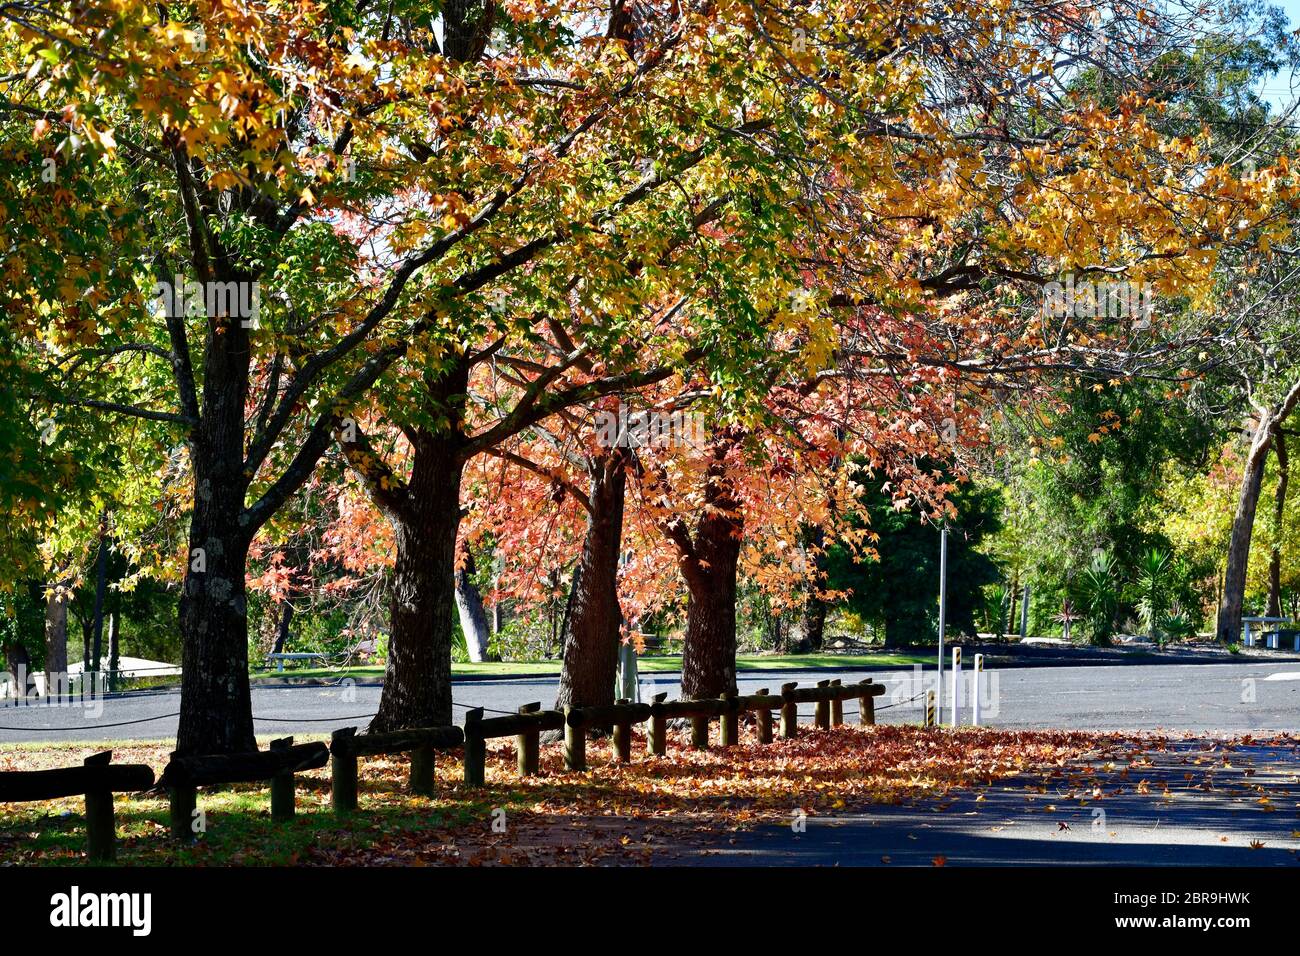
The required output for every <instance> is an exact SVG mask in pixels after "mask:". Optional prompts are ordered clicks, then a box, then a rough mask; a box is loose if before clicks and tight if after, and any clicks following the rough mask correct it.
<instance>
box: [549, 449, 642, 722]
mask: <svg viewBox="0 0 1300 956" xmlns="http://www.w3.org/2000/svg"><path fill="white" fill-rule="evenodd" d="M628 460H629V453H628V450H627V449H626V448H613V449H610V450H609V451H607V452H606V453H605V454H602V455H600V456H597V457H595V458H593V459H592V460H591V461H590V463H589V465H588V471H589V474H590V482H589V491H588V495H587V498H588V502H589V504H590V507H589V509H588V511H587V529H586V535H585V536H584V538H583V542H582V555H581V557H579V559H578V565H577V568H576V569H575V570H574V573H573V584H572V587H571V588H570V590H569V602H568V608H567V610H566V612H565V616H564V630H563V634H562V635H561V639H562V641H563V646H564V665H563V667H562V668H561V670H560V690H559V695H558V697H557V699H556V706H557V707H559V708H563V707H565V706H566V705H569V706H575V707H595V706H603V705H606V704H612V703H614V682H615V680H616V678H617V675H618V645H619V640H620V631H621V629H622V626H623V613H622V609H621V608H620V607H619V603H618V560H619V549H620V547H621V544H622V540H623V506H624V498H625V493H626V489H627V465H628Z"/></svg>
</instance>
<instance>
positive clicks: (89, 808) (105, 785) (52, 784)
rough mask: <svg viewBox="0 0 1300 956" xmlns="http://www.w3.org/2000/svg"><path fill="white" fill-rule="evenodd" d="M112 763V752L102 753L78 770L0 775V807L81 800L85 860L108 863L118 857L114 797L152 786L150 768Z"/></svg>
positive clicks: (71, 768)
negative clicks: (71, 799)
mask: <svg viewBox="0 0 1300 956" xmlns="http://www.w3.org/2000/svg"><path fill="white" fill-rule="evenodd" d="M112 760H113V751H111V750H105V751H104V752H103V753H97V754H93V755H91V756H89V757H87V758H86V759H85V762H84V763H82V765H81V766H80V767H59V768H58V769H55V770H14V771H6V772H5V773H0V803H26V802H29V801H32V800H57V799H59V798H60V797H75V796H84V797H85V800H86V856H87V857H88V858H89V859H90V860H91V862H94V863H111V862H112V861H113V860H114V859H115V858H116V856H117V822H116V820H115V818H114V814H113V794H115V793H129V792H132V791H136V790H148V789H149V788H150V787H152V786H153V768H151V767H148V766H146V765H145V764H139V763H121V764H114V763H113V762H112Z"/></svg>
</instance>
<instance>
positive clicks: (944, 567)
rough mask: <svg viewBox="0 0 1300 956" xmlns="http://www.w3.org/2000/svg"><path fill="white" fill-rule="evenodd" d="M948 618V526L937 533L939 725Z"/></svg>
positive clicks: (936, 686) (936, 687)
mask: <svg viewBox="0 0 1300 956" xmlns="http://www.w3.org/2000/svg"><path fill="white" fill-rule="evenodd" d="M947 616H948V526H947V525H944V527H943V530H942V531H940V532H939V677H938V679H937V680H936V681H935V684H934V686H935V690H937V691H938V693H937V694H936V695H935V696H936V697H938V698H939V723H941V724H942V723H943V632H944V630H945V628H944V622H945V621H946V619H947Z"/></svg>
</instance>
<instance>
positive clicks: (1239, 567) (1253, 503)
mask: <svg viewBox="0 0 1300 956" xmlns="http://www.w3.org/2000/svg"><path fill="white" fill-rule="evenodd" d="M1297 401H1300V379H1298V380H1297V381H1296V382H1295V384H1293V385H1292V386H1291V388H1290V390H1289V391H1288V392H1287V394H1286V396H1285V397H1284V398H1283V399H1282V401H1281V402H1280V403H1279V404H1278V405H1276V406H1274V407H1272V408H1262V407H1260V408H1257V409H1256V411H1257V412H1258V414H1259V422H1258V424H1257V425H1256V427H1255V434H1254V436H1253V437H1252V439H1251V443H1250V450H1249V451H1248V452H1247V453H1246V463H1245V467H1244V468H1243V469H1242V478H1241V492H1240V494H1239V495H1238V497H1237V511H1236V513H1235V514H1234V515H1233V518H1232V534H1231V537H1230V538H1229V539H1228V563H1227V566H1226V567H1225V568H1224V572H1223V597H1222V598H1221V599H1220V601H1219V619H1218V627H1217V631H1218V638H1219V641H1220V642H1221V643H1224V644H1235V643H1237V641H1239V640H1240V639H1241V610H1242V605H1243V603H1244V602H1245V597H1246V569H1247V567H1248V565H1249V563H1250V538H1251V535H1252V533H1253V532H1254V527H1255V511H1256V508H1257V507H1258V505H1259V491H1260V487H1261V486H1262V484H1263V480H1264V464H1265V462H1266V461H1267V460H1268V449H1269V446H1270V445H1271V444H1272V441H1271V439H1272V436H1273V429H1274V428H1275V427H1281V425H1282V423H1283V422H1285V421H1286V419H1287V416H1289V415H1290V414H1291V411H1292V409H1294V408H1295V406H1296V402H1297Z"/></svg>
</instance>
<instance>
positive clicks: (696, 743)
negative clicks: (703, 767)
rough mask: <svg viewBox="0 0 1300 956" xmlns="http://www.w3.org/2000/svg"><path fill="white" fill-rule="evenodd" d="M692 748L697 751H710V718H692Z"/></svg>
mask: <svg viewBox="0 0 1300 956" xmlns="http://www.w3.org/2000/svg"><path fill="white" fill-rule="evenodd" d="M691 746H692V747H694V748H695V749H696V750H708V749H709V718H708V717H692V718H691Z"/></svg>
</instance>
